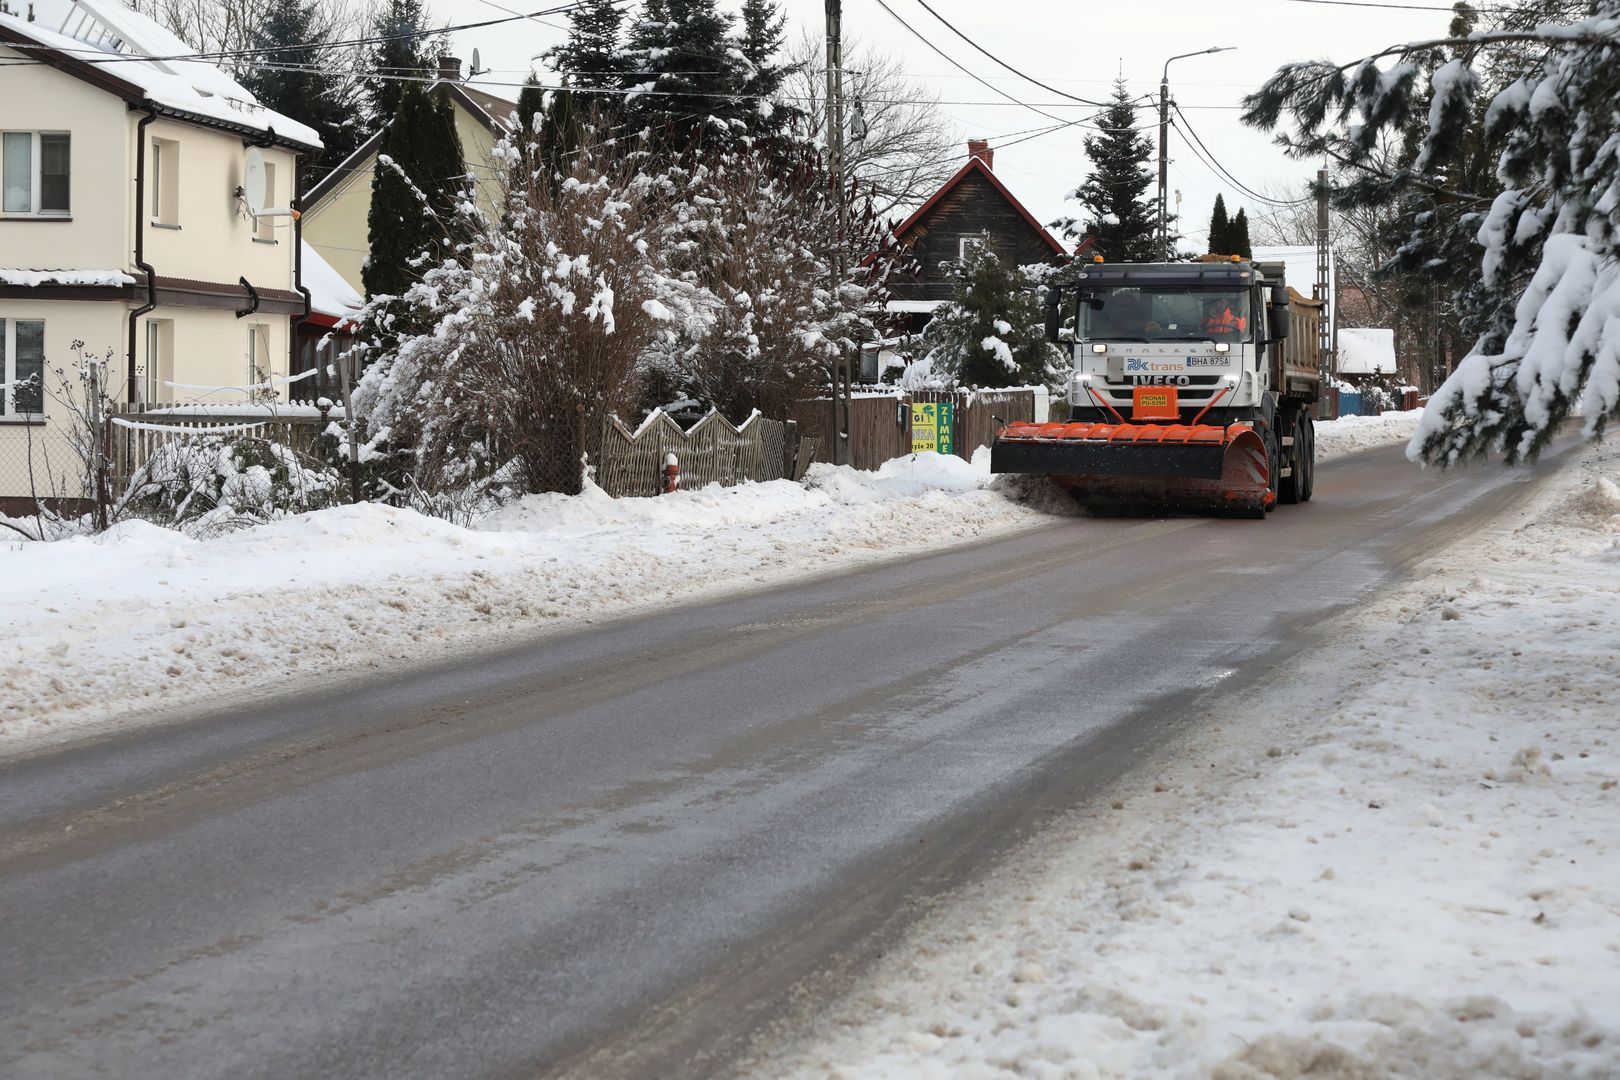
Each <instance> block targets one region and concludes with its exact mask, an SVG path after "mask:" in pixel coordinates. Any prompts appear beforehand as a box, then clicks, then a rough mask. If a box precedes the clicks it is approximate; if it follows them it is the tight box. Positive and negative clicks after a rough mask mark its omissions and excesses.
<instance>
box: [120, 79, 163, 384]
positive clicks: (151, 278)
mask: <svg viewBox="0 0 1620 1080" xmlns="http://www.w3.org/2000/svg"><path fill="white" fill-rule="evenodd" d="M157 118H158V111H157V108H156V106H153V105H150V104H148V106H147V110H146V115H145V116H143V117H141V121H140V123H138V124H136V125H135V265H136V266H137V267H138V268H140V269H141V270H142V271H144V272H145V274H146V303H144V304H142V305H141V306H140V307H138V308H136V309H135V310H133V311H131V312H130V313H129V364H128V368H129V376H128V377H129V383H128V390H127V394H128V397H129V400H130V401H131V402H132V403H133V402H134V401H135V396H136V394H135V388H136V386H137V383H136V380H135V344H136V340H137V334H136V329H135V327H136V323H138V322H139V321H140V318H141V316H142V315H145V314H146V313H147V312H149V311H152V310H153V309H154V308H156V307H157V306H158V303H157V271H156V270H154V269H153V268H152V264H151V263H149V262H147V261H146V128H147V125H149V124H151V123H152V121H154V120H156V119H157Z"/></svg>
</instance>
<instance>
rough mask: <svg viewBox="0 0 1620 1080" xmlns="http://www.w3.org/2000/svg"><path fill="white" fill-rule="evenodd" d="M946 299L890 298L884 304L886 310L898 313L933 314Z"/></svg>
mask: <svg viewBox="0 0 1620 1080" xmlns="http://www.w3.org/2000/svg"><path fill="white" fill-rule="evenodd" d="M943 303H946V301H944V300H890V301H889V302H888V303H886V304H884V305H883V309H884V310H885V311H888V312H891V313H893V314H896V315H932V314H933V313H934V312H935V311H937V310H939V305H941V304H943Z"/></svg>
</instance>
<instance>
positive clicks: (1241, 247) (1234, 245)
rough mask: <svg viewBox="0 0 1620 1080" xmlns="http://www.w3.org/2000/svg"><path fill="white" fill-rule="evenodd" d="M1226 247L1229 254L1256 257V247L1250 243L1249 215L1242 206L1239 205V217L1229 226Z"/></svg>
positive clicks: (1247, 257) (1246, 257) (1248, 257)
mask: <svg viewBox="0 0 1620 1080" xmlns="http://www.w3.org/2000/svg"><path fill="white" fill-rule="evenodd" d="M1226 247H1227V252H1226V253H1227V254H1228V255H1241V256H1243V257H1244V258H1245V259H1252V258H1254V248H1253V247H1252V246H1251V245H1250V244H1249V215H1248V212H1247V211H1245V210H1244V209H1243V207H1241V206H1240V207H1238V212H1237V217H1235V218H1233V219H1232V223H1231V224H1230V225H1229V226H1227V232H1226Z"/></svg>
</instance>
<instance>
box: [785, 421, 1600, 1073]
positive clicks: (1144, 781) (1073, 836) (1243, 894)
mask: <svg viewBox="0 0 1620 1080" xmlns="http://www.w3.org/2000/svg"><path fill="white" fill-rule="evenodd" d="M1616 475H1620V448H1611V449H1609V450H1606V451H1603V452H1601V453H1598V452H1596V451H1593V452H1590V453H1589V456H1588V458H1587V459H1586V462H1585V463H1584V464H1583V465H1582V466H1581V467H1580V468H1578V469H1577V468H1571V469H1568V470H1565V472H1564V473H1563V474H1561V475H1560V477H1559V479H1558V480H1557V481H1556V482H1554V483H1552V484H1551V485H1549V488H1548V489H1547V490H1545V491H1543V492H1541V493H1539V494H1538V496H1537V499H1536V501H1535V503H1534V504H1533V505H1532V506H1531V507H1529V508H1528V509H1526V510H1524V511H1521V512H1520V513H1519V514H1518V515H1517V516H1516V518H1515V519H1514V520H1510V521H1508V522H1507V523H1505V524H1504V525H1503V526H1501V527H1500V528H1499V529H1498V530H1497V532H1496V533H1495V534H1494V535H1492V536H1490V537H1488V538H1486V539H1485V540H1483V541H1482V540H1480V539H1479V538H1473V539H1470V540H1469V541H1467V546H1466V547H1460V548H1457V549H1453V550H1452V551H1448V552H1444V553H1437V554H1436V555H1435V557H1434V558H1433V560H1432V561H1431V562H1429V563H1428V564H1427V565H1426V566H1425V567H1424V568H1422V569H1423V570H1424V573H1423V576H1421V577H1420V578H1419V579H1418V580H1417V581H1416V582H1415V584H1413V585H1411V586H1409V587H1408V588H1407V589H1405V590H1403V591H1401V592H1398V593H1395V594H1392V595H1390V596H1389V597H1387V598H1386V599H1384V600H1382V601H1379V602H1377V603H1376V604H1375V605H1373V606H1372V607H1370V608H1369V609H1367V610H1366V611H1364V612H1362V613H1360V614H1358V615H1356V616H1355V617H1354V618H1353V619H1352V620H1351V622H1350V624H1349V625H1348V626H1346V627H1344V628H1343V631H1342V633H1340V634H1338V635H1336V637H1335V639H1334V642H1333V644H1332V645H1330V646H1324V647H1321V648H1319V649H1317V650H1315V651H1313V652H1309V653H1306V654H1304V655H1303V656H1302V657H1300V658H1299V659H1297V660H1295V661H1294V662H1292V663H1290V664H1289V665H1287V666H1286V668H1285V669H1284V670H1282V671H1279V672H1277V673H1275V674H1274V675H1272V676H1269V677H1268V679H1267V680H1265V681H1263V682H1262V683H1261V684H1260V685H1259V686H1258V688H1256V689H1253V690H1250V691H1247V692H1245V697H1244V700H1243V702H1242V703H1241V706H1240V707H1238V708H1231V707H1227V708H1217V707H1212V708H1210V709H1209V710H1208V712H1207V714H1206V715H1207V717H1208V719H1207V723H1206V727H1205V729H1204V730H1203V731H1202V732H1200V733H1199V734H1197V735H1195V736H1193V737H1192V738H1191V740H1190V742H1189V744H1188V745H1186V746H1184V747H1183V748H1182V751H1181V752H1180V753H1179V754H1178V755H1176V756H1174V757H1173V758H1172V759H1171V760H1167V761H1164V762H1162V763H1161V767H1160V768H1159V769H1157V770H1156V771H1155V772H1154V773H1151V774H1149V775H1146V776H1140V777H1135V778H1133V779H1132V780H1131V781H1129V782H1128V783H1122V784H1120V785H1118V786H1117V788H1116V789H1115V790H1113V791H1110V792H1107V793H1105V794H1104V795H1103V797H1102V798H1101V799H1099V800H1098V801H1097V802H1096V803H1095V804H1094V806H1093V807H1091V808H1089V809H1087V810H1085V811H1081V812H1077V813H1076V814H1075V815H1074V816H1073V817H1071V818H1070V819H1068V820H1067V821H1065V822H1063V823H1061V824H1060V825H1058V826H1056V827H1054V828H1053V829H1051V830H1049V831H1048V832H1047V833H1046V834H1044V835H1043V836H1042V837H1041V838H1040V839H1039V840H1038V841H1037V842H1035V843H1034V844H1032V845H1031V846H1030V847H1029V848H1028V849H1027V850H1025V851H1023V852H1021V853H1019V854H1018V855H1016V856H1015V857H1013V858H1012V859H1011V860H1009V862H1008V864H1006V865H1004V866H1003V867H1001V868H999V869H998V871H997V873H996V875H995V877H994V879H993V880H990V881H987V882H984V883H981V884H980V885H978V886H975V887H974V888H972V889H970V890H968V891H967V893H966V895H964V896H962V897H961V898H960V899H958V900H957V901H956V902H955V903H954V904H952V905H950V906H948V907H946V908H944V909H943V910H942V911H940V912H939V913H937V914H935V915H931V916H929V917H928V918H927V919H925V920H924V921H923V922H922V923H921V924H919V925H918V926H917V927H916V928H915V929H914V931H913V932H912V933H911V934H910V935H909V938H908V940H907V942H906V943H905V944H904V945H903V947H902V948H900V949H899V950H897V951H890V952H889V953H888V956H887V958H886V959H885V960H884V962H883V964H882V966H881V967H880V968H879V969H878V970H876V971H875V972H874V973H872V975H871V976H870V977H869V978H868V979H867V980H866V981H865V982H864V984H863V985H861V986H860V988H859V989H858V990H857V991H856V992H855V993H853V994H852V995H851V996H850V997H849V999H848V1000H847V1001H845V1002H844V1003H842V1004H841V1005H840V1006H839V1007H838V1008H836V1009H835V1010H833V1011H832V1012H831V1013H830V1014H828V1015H826V1016H824V1017H822V1018H821V1019H820V1020H819V1021H818V1023H817V1026H816V1027H815V1029H814V1031H813V1032H811V1033H810V1034H809V1035H808V1036H807V1037H806V1038H805V1039H804V1041H801V1042H798V1043H796V1044H794V1045H792V1046H790V1047H786V1048H778V1050H777V1051H776V1053H775V1054H774V1055H771V1057H773V1058H774V1059H775V1060H769V1059H768V1060H767V1061H766V1062H765V1064H764V1067H762V1068H761V1069H760V1070H759V1073H760V1075H805V1076H826V1075H835V1076H840V1077H862V1076H873V1077H876V1076H882V1077H909V1076H930V1077H932V1076H938V1077H949V1076H1008V1075H1035V1076H1169V1077H1194V1076H1198V1077H1203V1076H1214V1077H1223V1078H1228V1080H1237V1078H1259V1077H1298V1076H1305V1075H1310V1076H1335V1077H1363V1076H1366V1077H1372V1076H1407V1077H1455V1078H1462V1077H1475V1076H1512V1077H1553V1076H1557V1077H1567V1076H1586V1077H1597V1076H1613V1075H1615V1068H1616V1062H1617V1061H1620V787H1617V781H1620V707H1617V705H1616V702H1620V665H1616V664H1615V661H1614V657H1615V655H1616V653H1617V651H1620V627H1617V625H1616V622H1615V619H1614V615H1613V612H1614V610H1615V607H1616V604H1617V602H1620V574H1617V572H1616V571H1617V570H1620V539H1617V538H1620V487H1617V486H1616V485H1615V484H1614V483H1613V480H1612V478H1613V477H1615V476H1616Z"/></svg>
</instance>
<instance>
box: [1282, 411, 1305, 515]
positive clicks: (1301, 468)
mask: <svg viewBox="0 0 1620 1080" xmlns="http://www.w3.org/2000/svg"><path fill="white" fill-rule="evenodd" d="M1283 430H1284V431H1285V432H1286V433H1287V434H1289V435H1291V436H1293V443H1294V445H1292V446H1290V447H1287V448H1286V451H1285V453H1284V454H1283V462H1284V464H1286V465H1287V466H1288V475H1287V476H1284V477H1280V478H1279V479H1278V480H1277V501H1278V502H1284V503H1290V504H1291V503H1301V502H1304V501H1305V499H1306V498H1307V496H1306V495H1305V483H1306V476H1305V469H1306V465H1305V461H1306V446H1305V425H1304V424H1303V423H1302V422H1301V420H1300V414H1299V413H1294V414H1293V415H1292V416H1291V417H1289V419H1288V426H1287V427H1286V428H1284V429H1283Z"/></svg>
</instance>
